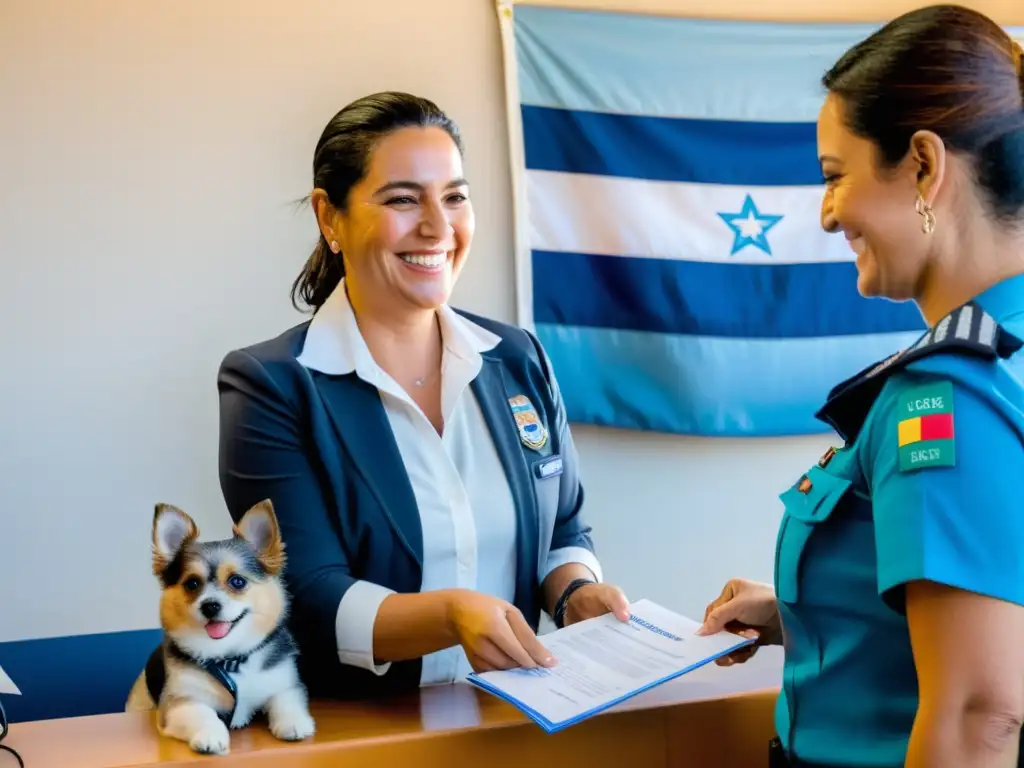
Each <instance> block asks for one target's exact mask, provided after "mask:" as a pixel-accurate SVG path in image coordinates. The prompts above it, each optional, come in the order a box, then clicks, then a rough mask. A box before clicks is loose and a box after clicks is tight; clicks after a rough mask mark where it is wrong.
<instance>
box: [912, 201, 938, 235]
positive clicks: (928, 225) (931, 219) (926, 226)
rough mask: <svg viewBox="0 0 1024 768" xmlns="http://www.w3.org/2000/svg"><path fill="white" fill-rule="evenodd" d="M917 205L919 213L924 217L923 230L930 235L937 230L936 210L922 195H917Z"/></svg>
mask: <svg viewBox="0 0 1024 768" xmlns="http://www.w3.org/2000/svg"><path fill="white" fill-rule="evenodd" d="M915 207H916V208H917V212H918V214H920V216H921V217H922V218H923V219H924V221H923V222H922V223H921V231H922V232H924V233H925V234H926V235H930V234H931V233H932V232H934V231H935V212H934V211H933V210H932V207H931V206H930V205H928V203H926V202H925V201H924V198H923V197H921V195H918V196H917V204H916V206H915Z"/></svg>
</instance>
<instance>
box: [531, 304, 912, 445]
mask: <svg viewBox="0 0 1024 768" xmlns="http://www.w3.org/2000/svg"><path fill="white" fill-rule="evenodd" d="M918 335H919V334H918V333H916V332H912V333H903V334H880V335H874V336H841V337H837V338H813V339H786V340H782V341H778V340H763V339H721V338H705V337H700V336H673V335H665V334H654V333H642V332H637V331H621V330H611V329H606V328H578V327H570V326H556V325H546V324H538V325H537V337H538V339H539V340H540V342H541V344H543V345H544V347H545V349H546V350H547V352H548V355H549V356H550V358H551V362H552V365H553V367H554V370H555V372H556V374H557V376H558V381H559V384H560V385H561V388H562V391H563V392H565V393H566V394H567V396H566V398H565V400H566V408H567V412H568V417H569V420H570V421H573V422H582V423H586V424H597V425H602V426H614V427H619V428H624V429H640V430H653V431H656V432H669V433H676V434H690V435H715V436H720V437H728V436H739V437H749V436H751V435H759V436H773V435H792V434H814V433H821V432H826V431H828V428H827V427H826V426H825V425H824V424H822V423H821V422H820V421H817V420H816V419H815V418H814V413H815V411H816V410H817V409H818V407H819V406H820V405H821V404H822V403H823V402H824V401H825V397H826V396H827V395H828V392H829V390H830V389H831V388H832V387H833V386H835V385H836V384H837V383H838V382H839V381H840V380H841V379H842V378H844V377H846V376H852V375H853V374H854V373H856V372H857V371H859V370H861V369H862V368H864V367H865V366H867V365H869V364H871V363H872V362H874V361H876V360H881V359H882V358H884V357H887V356H888V355H889V354H890V353H892V352H894V351H895V350H897V349H900V348H902V347H905V346H908V345H909V344H911V343H912V342H913V341H914V340H915V339H917V337H918Z"/></svg>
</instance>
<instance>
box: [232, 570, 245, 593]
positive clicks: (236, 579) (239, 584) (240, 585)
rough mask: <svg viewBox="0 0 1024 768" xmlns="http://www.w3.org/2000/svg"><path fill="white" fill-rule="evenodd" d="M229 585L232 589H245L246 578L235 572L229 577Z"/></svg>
mask: <svg viewBox="0 0 1024 768" xmlns="http://www.w3.org/2000/svg"><path fill="white" fill-rule="evenodd" d="M228 586H229V587H231V588H232V589H245V579H243V578H242V577H241V576H239V575H238V574H237V573H234V574H232V575H231V576H230V577H229V578H228Z"/></svg>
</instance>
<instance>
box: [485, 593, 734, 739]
mask: <svg viewBox="0 0 1024 768" xmlns="http://www.w3.org/2000/svg"><path fill="white" fill-rule="evenodd" d="M629 608H630V611H631V616H630V620H629V621H628V622H623V621H620V620H619V619H617V618H615V616H613V615H612V614H606V615H604V616H598V617H597V618H593V619H587V620H586V621H581V622H579V623H577V624H572V625H570V626H568V627H565V628H564V629H559V630H556V631H554V632H551V633H549V634H546V635H543V636H542V637H541V638H540V639H541V642H543V643H544V646H545V647H546V648H547V649H548V650H549V651H551V653H552V654H553V655H554V656H555V658H556V659H557V660H558V664H556V665H555V666H554V667H550V668H537V669H513V670H496V671H492V672H481V673H476V672H474V673H473V674H471V675H469V678H468V681H469V682H471V683H473V684H474V685H477V686H479V687H480V688H483V689H484V690H486V691H488V692H490V693H492V694H494V695H495V696H498V697H500V698H502V699H505V700H506V701H508V702H510V703H511V704H514V705H515V706H516V707H518V708H519V709H521V710H522V711H523V712H525V713H526V714H527V715H529V716H530V717H531V718H532V719H533V720H534V721H536V722H537V723H538V724H539V725H540V726H541V727H542V728H544V729H545V730H546V731H548V732H549V733H553V732H555V731H558V730H561V729H562V728H565V727H567V726H569V725H573V724H574V723H578V722H580V721H581V720H584V719H586V718H588V717H590V716H591V715H594V714H597V713H598V712H601V711H602V710H605V709H608V708H609V707H612V706H614V705H616V704H618V703H619V702H622V701H625V700H626V699H628V698H631V697H632V696H635V695H637V694H638V693H642V692H643V691H646V690H647V689H649V688H653V687H654V686H656V685H660V684H661V683H664V682H667V681H669V680H672V679H673V678H676V677H679V676H680V675H682V674H685V673H686V672H690V671H691V670H694V669H697V668H698V667H701V666H703V665H704V664H707V663H708V662H711V661H714V660H715V659H717V658H719V657H720V656H725V655H726V654H728V653H731V652H732V651H735V650H737V649H738V648H742V647H743V646H745V645H750V644H751V643H753V642H754V641H753V640H748V639H747V638H745V637H741V636H740V635H734V634H731V633H729V632H720V633H718V634H717V635H710V636H708V637H700V636H698V635H696V634H695V632H696V631H697V629H698V628H699V627H700V623H699V622H696V621H693V620H692V619H688V618H686V617H684V616H680V615H679V614H676V613H673V612H672V611H669V610H668V609H666V608H663V607H661V606H659V605H657V604H655V603H652V602H651V601H649V600H640V601H638V602H636V603H633V604H632V605H630V607H629Z"/></svg>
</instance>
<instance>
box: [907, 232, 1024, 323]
mask: <svg viewBox="0 0 1024 768" xmlns="http://www.w3.org/2000/svg"><path fill="white" fill-rule="evenodd" d="M955 240H956V241H955V242H953V243H951V244H950V247H949V248H947V249H946V252H947V253H948V254H950V255H949V257H948V258H946V259H940V260H938V261H936V262H935V263H934V264H933V265H932V266H931V267H930V268H929V269H928V270H927V271H926V273H925V276H924V279H923V281H922V286H921V290H920V291H919V292H918V296H917V299H916V302H917V306H918V308H919V309H920V310H921V314H922V315H923V316H924V319H925V322H926V323H927V324H928V327H933V326H934V325H935V324H936V323H938V322H939V321H940V320H941V319H942V318H943V317H945V316H946V315H948V314H949V313H950V312H952V311H953V310H954V309H956V308H957V307H959V306H961V305H963V304H966V303H967V302H968V301H970V300H971V299H973V298H974V297H976V296H978V295H979V294H980V293H983V292H984V291H986V290H987V289H989V288H991V287H992V286H993V285H996V284H997V283H999V282H1001V281H1003V280H1006V279H1007V278H1010V277H1013V276H1015V275H1019V274H1021V273H1022V272H1024V236H1022V235H1021V234H1020V233H1011V232H1007V231H1006V230H1004V229H1001V228H997V227H995V226H993V225H992V224H991V223H989V222H988V221H987V220H985V221H984V224H981V225H979V226H973V227H968V228H967V231H965V232H964V233H963V234H962V235H961V236H960V237H958V238H956V239H955Z"/></svg>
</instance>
